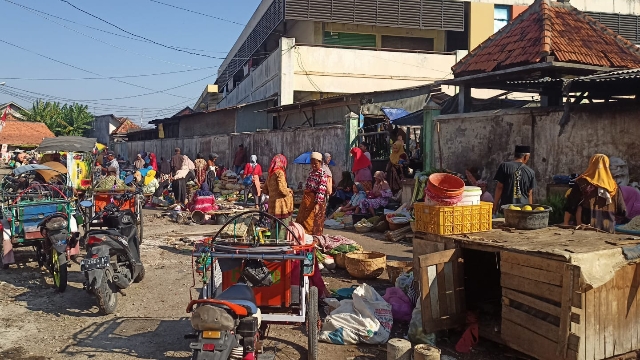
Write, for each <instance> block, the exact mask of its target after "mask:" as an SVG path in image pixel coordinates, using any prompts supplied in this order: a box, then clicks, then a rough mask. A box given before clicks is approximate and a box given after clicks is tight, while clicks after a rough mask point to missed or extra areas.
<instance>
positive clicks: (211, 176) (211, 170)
mask: <svg viewBox="0 0 640 360" xmlns="http://www.w3.org/2000/svg"><path fill="white" fill-rule="evenodd" d="M217 159H218V154H209V160H207V185H209V189H213V188H214V187H215V181H216V177H217V176H216V174H217V171H218V166H217V165H216V160H217Z"/></svg>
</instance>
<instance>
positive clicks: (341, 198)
mask: <svg viewBox="0 0 640 360" xmlns="http://www.w3.org/2000/svg"><path fill="white" fill-rule="evenodd" d="M353 185H354V183H353V179H352V178H351V173H350V172H348V171H343V172H342V179H341V180H340V182H339V183H338V184H337V185H336V192H335V193H334V194H333V195H331V197H330V198H329V209H330V210H333V209H336V208H338V207H340V206H341V205H344V204H345V202H347V201H349V199H351V197H352V196H353ZM360 185H362V184H360Z"/></svg>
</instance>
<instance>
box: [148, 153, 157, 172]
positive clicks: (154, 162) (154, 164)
mask: <svg viewBox="0 0 640 360" xmlns="http://www.w3.org/2000/svg"><path fill="white" fill-rule="evenodd" d="M149 166H151V168H152V169H153V170H154V171H155V172H158V161H157V160H156V154H154V153H151V154H149Z"/></svg>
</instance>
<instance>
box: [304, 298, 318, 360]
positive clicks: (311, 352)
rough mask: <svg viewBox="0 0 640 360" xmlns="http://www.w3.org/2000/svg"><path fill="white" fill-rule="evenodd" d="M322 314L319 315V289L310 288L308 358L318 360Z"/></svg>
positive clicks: (308, 302)
mask: <svg viewBox="0 0 640 360" xmlns="http://www.w3.org/2000/svg"><path fill="white" fill-rule="evenodd" d="M320 326H321V324H320V314H318V288H317V287H315V286H312V287H310V288H309V296H308V299H307V358H308V359H309V360H318V337H319V336H320Z"/></svg>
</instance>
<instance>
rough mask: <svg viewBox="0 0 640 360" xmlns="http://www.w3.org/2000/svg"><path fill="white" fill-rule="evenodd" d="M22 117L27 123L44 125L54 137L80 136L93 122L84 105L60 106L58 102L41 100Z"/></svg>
mask: <svg viewBox="0 0 640 360" xmlns="http://www.w3.org/2000/svg"><path fill="white" fill-rule="evenodd" d="M23 115H25V117H26V119H27V120H28V121H36V122H41V123H44V124H45V125H47V127H48V128H49V130H51V132H53V133H54V134H55V135H56V136H82V134H84V132H85V130H87V129H89V128H90V127H91V122H92V121H93V115H92V114H91V113H90V112H89V111H88V106H86V105H81V104H76V103H73V104H64V105H62V106H60V103H58V102H50V101H42V100H36V101H35V102H34V103H33V106H32V107H31V112H30V113H25V114H23Z"/></svg>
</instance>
